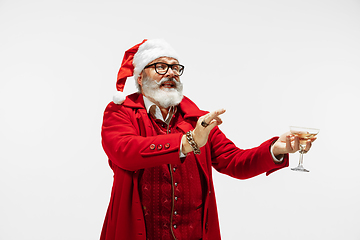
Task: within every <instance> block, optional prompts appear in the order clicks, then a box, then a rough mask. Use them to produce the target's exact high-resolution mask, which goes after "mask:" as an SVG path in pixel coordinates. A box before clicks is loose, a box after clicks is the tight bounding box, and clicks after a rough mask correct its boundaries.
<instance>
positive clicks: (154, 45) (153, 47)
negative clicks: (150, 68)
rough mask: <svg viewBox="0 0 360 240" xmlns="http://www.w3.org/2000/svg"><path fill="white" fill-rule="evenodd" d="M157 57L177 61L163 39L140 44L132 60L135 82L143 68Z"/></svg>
mask: <svg viewBox="0 0 360 240" xmlns="http://www.w3.org/2000/svg"><path fill="white" fill-rule="evenodd" d="M159 57H171V58H175V59H176V60H179V57H178V54H177V53H176V52H175V50H174V49H173V48H172V47H171V46H170V45H169V44H168V43H167V42H165V41H164V40H163V39H149V40H147V41H146V42H144V43H143V44H141V45H140V47H139V49H138V51H137V52H136V53H135V55H134V60H133V65H134V78H135V81H136V80H137V79H138V77H139V75H140V73H141V71H142V70H143V69H144V67H145V66H146V65H148V64H149V63H150V62H151V61H153V60H155V59H157V58H159Z"/></svg>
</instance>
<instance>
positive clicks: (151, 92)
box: [142, 75, 183, 108]
mask: <svg viewBox="0 0 360 240" xmlns="http://www.w3.org/2000/svg"><path fill="white" fill-rule="evenodd" d="M166 81H172V82H173V83H174V84H175V87H174V88H160V87H161V85H162V84H163V83H164V82H166ZM142 91H143V93H144V95H145V96H146V97H147V98H149V99H150V100H152V101H153V102H154V103H155V104H158V105H159V106H161V107H163V108H168V107H171V106H176V105H178V104H179V103H180V102H181V100H182V99H183V93H182V92H183V84H182V83H181V82H180V81H179V82H178V81H176V80H175V79H173V78H163V79H161V81H159V82H156V81H154V80H152V79H151V78H149V77H148V76H146V75H145V76H144V77H143V81H142Z"/></svg>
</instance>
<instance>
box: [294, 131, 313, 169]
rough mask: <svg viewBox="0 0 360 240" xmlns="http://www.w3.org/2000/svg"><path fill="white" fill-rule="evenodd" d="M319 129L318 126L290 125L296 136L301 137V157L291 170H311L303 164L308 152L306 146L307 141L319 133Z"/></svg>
mask: <svg viewBox="0 0 360 240" xmlns="http://www.w3.org/2000/svg"><path fill="white" fill-rule="evenodd" d="M319 131H320V130H319V129H316V128H305V127H295V126H290V132H291V133H292V134H293V135H294V136H298V137H299V141H300V151H299V153H300V159H299V165H298V166H297V167H295V168H291V170H294V171H299V172H309V170H307V169H305V168H304V166H303V161H304V154H305V153H306V151H305V147H306V141H307V140H309V139H311V138H313V137H315V136H316V135H317V134H318V133H319Z"/></svg>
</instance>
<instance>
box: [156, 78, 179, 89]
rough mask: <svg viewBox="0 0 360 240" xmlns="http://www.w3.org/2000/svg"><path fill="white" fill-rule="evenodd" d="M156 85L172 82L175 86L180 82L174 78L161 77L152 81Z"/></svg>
mask: <svg viewBox="0 0 360 240" xmlns="http://www.w3.org/2000/svg"><path fill="white" fill-rule="evenodd" d="M154 82H155V83H156V84H157V85H158V86H161V85H162V84H164V83H165V82H172V83H174V85H175V86H176V87H178V85H179V84H180V82H178V81H176V80H175V78H163V79H161V80H160V81H159V82H156V81H154Z"/></svg>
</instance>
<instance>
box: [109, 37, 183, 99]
mask: <svg viewBox="0 0 360 240" xmlns="http://www.w3.org/2000/svg"><path fill="white" fill-rule="evenodd" d="M160 57H171V58H175V59H177V60H179V58H178V55H177V53H176V52H175V50H174V49H173V48H172V47H171V46H170V45H169V44H168V43H167V42H165V41H164V40H162V39H150V40H147V39H145V40H144V41H142V42H141V43H139V44H137V45H135V46H133V47H132V48H130V49H129V50H127V51H126V52H125V54H124V58H123V61H122V63H121V67H120V70H119V73H118V76H117V82H116V89H117V92H116V93H115V94H114V96H113V102H114V103H116V104H121V103H122V102H124V100H125V97H126V96H125V94H124V93H123V91H124V86H125V82H126V79H127V78H128V77H131V76H134V78H135V81H137V79H138V77H139V75H140V74H141V72H142V70H143V69H144V67H145V66H146V65H148V64H149V63H150V62H152V61H153V60H155V59H157V58H160Z"/></svg>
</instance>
